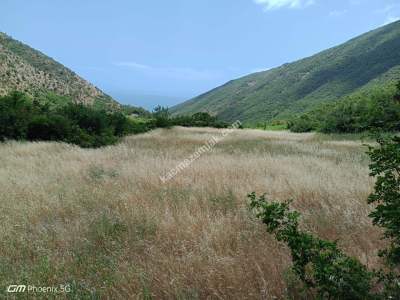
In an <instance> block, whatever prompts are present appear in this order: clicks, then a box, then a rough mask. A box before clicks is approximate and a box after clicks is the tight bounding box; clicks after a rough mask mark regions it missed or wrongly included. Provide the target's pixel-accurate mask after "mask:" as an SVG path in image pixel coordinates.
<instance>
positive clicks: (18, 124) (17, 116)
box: [0, 92, 35, 140]
mask: <svg viewBox="0 0 400 300" xmlns="http://www.w3.org/2000/svg"><path fill="white" fill-rule="evenodd" d="M34 114H35V108H34V106H33V105H32V103H31V102H30V101H29V100H28V98H27V97H26V96H25V95H24V94H22V93H19V92H13V93H11V94H10V95H8V96H5V97H2V98H1V99H0V140H4V139H6V138H7V139H16V140H18V139H23V138H25V137H26V134H27V130H28V126H29V120H30V119H31V118H32V117H33V116H34Z"/></svg>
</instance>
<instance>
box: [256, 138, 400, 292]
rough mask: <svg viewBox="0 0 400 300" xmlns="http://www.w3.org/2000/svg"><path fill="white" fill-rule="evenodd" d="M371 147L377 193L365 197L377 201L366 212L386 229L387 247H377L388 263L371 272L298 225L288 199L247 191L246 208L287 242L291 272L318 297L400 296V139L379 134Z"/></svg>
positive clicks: (334, 245)
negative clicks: (277, 199)
mask: <svg viewBox="0 0 400 300" xmlns="http://www.w3.org/2000/svg"><path fill="white" fill-rule="evenodd" d="M378 143H379V146H378V147H377V148H373V147H371V148H370V149H369V155H370V158H371V161H372V162H371V164H370V169H371V176H376V177H377V181H376V184H375V192H374V193H372V194H371V195H370V197H369V202H370V203H374V204H377V206H376V208H375V210H374V211H373V212H372V213H371V215H370V217H371V218H372V219H373V223H374V225H377V226H380V227H382V228H383V229H384V232H385V235H384V237H385V238H387V239H388V240H389V241H390V247H389V249H385V250H382V251H381V256H382V257H384V258H385V259H386V262H387V268H386V269H385V270H380V271H378V272H375V271H369V270H368V269H367V268H366V267H365V266H364V265H362V264H361V263H360V262H359V261H358V260H357V259H355V258H352V257H349V256H347V255H346V254H345V253H344V252H343V251H341V250H340V249H339V248H338V246H337V243H336V242H331V241H326V240H322V239H320V238H318V237H315V236H313V235H312V234H309V233H307V232H304V231H301V230H300V229H299V218H300V214H299V213H298V212H297V211H291V210H290V208H289V204H290V201H288V202H284V203H276V202H268V201H267V200H266V198H265V196H261V197H257V196H256V194H255V193H252V194H250V195H249V196H248V197H249V199H250V207H251V209H252V210H253V212H254V213H255V215H256V217H257V218H259V219H260V220H261V221H262V222H263V223H264V224H266V225H267V229H268V232H270V233H273V234H274V235H275V238H276V239H277V240H278V241H281V242H284V243H286V244H287V245H288V247H289V248H290V251H291V256H292V261H293V271H294V273H295V274H296V275H297V277H298V278H299V279H300V280H301V282H302V283H303V284H304V285H305V286H306V287H307V288H308V289H309V290H310V291H311V293H312V294H313V295H314V296H315V297H317V298H318V299H399V295H400V274H399V266H400V138H399V137H392V138H386V139H385V138H381V139H379V140H378Z"/></svg>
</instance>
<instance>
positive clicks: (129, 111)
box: [121, 105, 151, 118]
mask: <svg viewBox="0 0 400 300" xmlns="http://www.w3.org/2000/svg"><path fill="white" fill-rule="evenodd" d="M121 110H122V112H123V113H124V114H126V115H128V116H131V115H135V116H138V117H146V118H149V117H151V113H150V112H148V111H147V110H145V109H144V108H142V107H136V106H132V105H121Z"/></svg>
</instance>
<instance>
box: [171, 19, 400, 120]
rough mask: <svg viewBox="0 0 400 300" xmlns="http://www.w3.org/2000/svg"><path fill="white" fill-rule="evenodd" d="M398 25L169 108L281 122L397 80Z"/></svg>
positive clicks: (399, 74)
mask: <svg viewBox="0 0 400 300" xmlns="http://www.w3.org/2000/svg"><path fill="white" fill-rule="evenodd" d="M399 49H400V22H395V23H392V24H389V25H387V26H384V27H381V28H379V29H376V30H374V31H371V32H369V33H366V34H364V35H361V36H359V37H357V38H355V39H352V40H350V41H348V42H346V43H344V44H342V45H340V46H337V47H334V48H332V49H329V50H326V51H323V52H321V53H319V54H316V55H314V56H312V57H309V58H305V59H302V60H299V61H297V62H294V63H290V64H285V65H283V66H281V67H278V68H275V69H272V70H269V71H265V72H260V73H254V74H251V75H248V76H245V77H243V78H240V79H237V80H233V81H230V82H228V83H226V84H225V85H223V86H221V87H218V88H216V89H214V90H212V91H210V92H207V93H205V94H203V95H200V96H198V97H196V98H194V99H192V100H189V101H187V102H184V103H182V104H180V105H177V106H175V107H173V108H172V110H171V111H172V112H173V113H174V114H191V113H195V112H199V111H207V112H210V113H212V114H216V115H218V116H219V117H220V118H222V119H224V120H226V121H234V120H238V119H239V120H241V121H245V122H248V123H255V122H257V121H266V120H271V119H285V118H288V117H290V116H292V115H293V114H297V113H300V112H303V111H307V110H309V109H311V108H312V107H314V106H315V105H317V104H320V103H323V102H329V101H332V100H337V99H339V98H341V97H343V96H346V95H350V94H352V93H353V92H356V91H358V90H360V89H366V88H369V87H370V86H374V85H376V84H379V83H380V82H383V81H387V80H394V79H399V78H400V51H399Z"/></svg>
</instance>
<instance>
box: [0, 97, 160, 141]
mask: <svg viewBox="0 0 400 300" xmlns="http://www.w3.org/2000/svg"><path fill="white" fill-rule="evenodd" d="M49 97H51V98H52V99H53V100H54V101H53V102H49V101H42V100H43V99H42V98H34V99H33V100H32V99H31V98H29V97H28V96H27V95H25V94H23V93H20V92H13V93H11V94H9V95H8V96H5V97H2V98H0V140H3V141H4V140H6V139H14V140H30V141H39V140H40V141H63V142H67V143H72V144H77V145H79V146H81V147H100V146H105V145H111V144H114V143H116V142H117V141H118V140H119V138H120V137H122V136H124V135H127V134H133V133H140V132H145V131H147V130H150V129H151V128H153V127H152V125H151V124H137V123H135V122H134V121H133V120H131V119H129V118H128V117H126V116H125V115H124V114H123V113H122V112H108V111H105V110H97V109H94V108H92V107H89V106H84V105H82V104H73V103H71V102H65V101H59V99H57V96H55V95H50V96H49ZM61 100H63V99H61ZM54 103H56V104H57V105H54ZM61 103H63V105H61Z"/></svg>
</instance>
